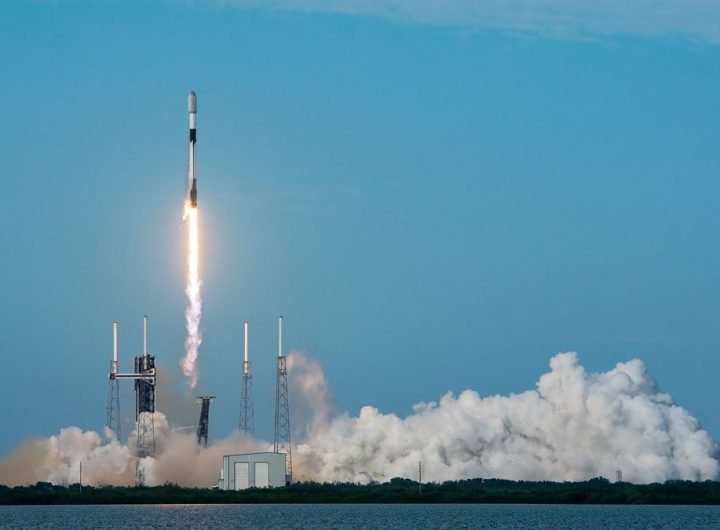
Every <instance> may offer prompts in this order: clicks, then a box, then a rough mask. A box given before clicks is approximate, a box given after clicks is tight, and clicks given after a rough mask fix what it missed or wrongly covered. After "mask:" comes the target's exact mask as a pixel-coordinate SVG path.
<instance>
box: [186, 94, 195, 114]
mask: <svg viewBox="0 0 720 530" xmlns="http://www.w3.org/2000/svg"><path fill="white" fill-rule="evenodd" d="M188 112H190V113H194V112H197V96H196V95H195V92H192V91H191V92H190V94H188Z"/></svg>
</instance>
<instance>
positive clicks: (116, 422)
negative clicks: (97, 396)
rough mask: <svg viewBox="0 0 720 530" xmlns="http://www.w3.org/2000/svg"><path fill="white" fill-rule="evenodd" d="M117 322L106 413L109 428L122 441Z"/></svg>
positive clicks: (114, 323)
mask: <svg viewBox="0 0 720 530" xmlns="http://www.w3.org/2000/svg"><path fill="white" fill-rule="evenodd" d="M117 326H118V323H117V322H113V357H112V361H110V374H109V376H108V398H107V406H106V407H105V412H106V413H107V421H106V425H107V428H108V429H110V430H111V431H112V432H114V433H115V436H116V437H117V439H118V440H119V439H120V381H118V380H117V378H116V377H115V375H117V373H118V357H117V354H118V352H117V349H118V348H117V346H118V342H117V339H118V336H117Z"/></svg>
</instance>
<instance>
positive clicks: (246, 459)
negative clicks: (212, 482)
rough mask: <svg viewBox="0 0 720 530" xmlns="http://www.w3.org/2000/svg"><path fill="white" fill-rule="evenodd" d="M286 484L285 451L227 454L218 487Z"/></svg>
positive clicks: (241, 487) (225, 488) (255, 486)
mask: <svg viewBox="0 0 720 530" xmlns="http://www.w3.org/2000/svg"><path fill="white" fill-rule="evenodd" d="M281 486H285V453H248V454H244V455H225V456H224V457H223V467H222V469H221V470H220V480H219V482H218V488H219V489H221V490H244V489H248V488H279V487H281Z"/></svg>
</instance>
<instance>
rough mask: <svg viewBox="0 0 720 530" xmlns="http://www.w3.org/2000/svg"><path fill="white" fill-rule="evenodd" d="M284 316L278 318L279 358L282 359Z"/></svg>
mask: <svg viewBox="0 0 720 530" xmlns="http://www.w3.org/2000/svg"><path fill="white" fill-rule="evenodd" d="M282 319H283V317H282V316H279V317H278V357H282Z"/></svg>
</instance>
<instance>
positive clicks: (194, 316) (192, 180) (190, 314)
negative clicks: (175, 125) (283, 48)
mask: <svg viewBox="0 0 720 530" xmlns="http://www.w3.org/2000/svg"><path fill="white" fill-rule="evenodd" d="M188 114H189V118H190V124H189V125H190V136H189V144H188V197H187V199H186V201H185V211H184V213H183V219H184V220H185V221H187V223H188V254H187V260H188V261H187V281H186V283H185V294H186V295H187V297H188V305H187V308H185V327H186V329H187V336H186V337H185V356H184V357H183V359H182V361H181V362H180V365H181V366H182V371H183V373H184V374H185V375H186V376H188V377H189V378H190V387H191V388H195V385H196V384H197V377H198V374H197V357H198V348H199V347H200V343H201V342H202V335H201V333H200V317H201V315H202V297H201V296H200V284H201V282H200V270H199V269H200V266H199V262H200V234H199V230H198V209H197V175H196V173H195V141H196V139H197V125H196V124H197V97H196V96H195V92H190V95H189V96H188Z"/></svg>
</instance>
